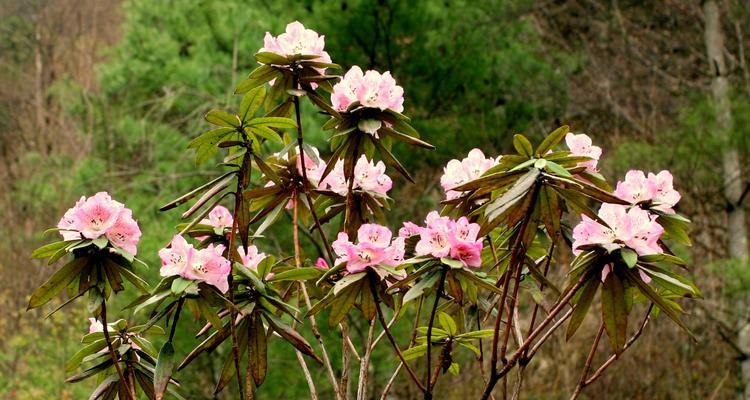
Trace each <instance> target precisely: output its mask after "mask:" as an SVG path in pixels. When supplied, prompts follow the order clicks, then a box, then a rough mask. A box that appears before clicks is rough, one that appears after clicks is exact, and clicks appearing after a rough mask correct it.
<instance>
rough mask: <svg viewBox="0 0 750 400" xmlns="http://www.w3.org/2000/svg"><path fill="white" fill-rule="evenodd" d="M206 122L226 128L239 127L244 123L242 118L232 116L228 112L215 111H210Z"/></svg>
mask: <svg viewBox="0 0 750 400" xmlns="http://www.w3.org/2000/svg"><path fill="white" fill-rule="evenodd" d="M205 119H206V121H208V122H209V123H211V124H214V125H217V126H224V127H234V128H236V127H238V126H240V124H241V123H242V121H240V118H239V117H238V116H236V115H233V114H230V113H228V112H226V111H222V110H217V109H213V110H211V111H209V112H208V113H207V114H206V116H205Z"/></svg>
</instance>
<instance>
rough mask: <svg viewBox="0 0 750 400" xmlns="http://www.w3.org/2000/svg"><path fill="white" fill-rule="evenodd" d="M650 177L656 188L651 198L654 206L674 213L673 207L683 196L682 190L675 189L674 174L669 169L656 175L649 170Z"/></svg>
mask: <svg viewBox="0 0 750 400" xmlns="http://www.w3.org/2000/svg"><path fill="white" fill-rule="evenodd" d="M648 179H649V180H650V181H651V183H652V184H653V186H654V188H655V192H654V196H653V198H652V199H651V201H652V203H654V205H655V207H652V208H654V209H656V210H660V211H663V212H666V213H669V214H674V209H673V207H674V206H675V205H676V204H677V202H679V201H680V198H681V197H682V196H681V195H680V192H678V191H676V190H675V189H674V186H673V182H672V181H673V178H672V174H671V173H670V172H669V171H667V170H663V171H660V172H659V173H658V174H656V175H654V174H653V173H651V172H649V173H648Z"/></svg>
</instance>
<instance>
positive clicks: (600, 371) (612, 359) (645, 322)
mask: <svg viewBox="0 0 750 400" xmlns="http://www.w3.org/2000/svg"><path fill="white" fill-rule="evenodd" d="M653 308H654V304H653V303H651V305H650V306H649V307H648V311H646V316H645V317H644V318H643V322H641V326H640V327H639V328H638V330H637V331H636V332H635V333H634V334H633V336H631V337H630V339H628V341H627V342H626V343H625V346H623V348H622V351H623V352H624V351H625V350H627V349H628V348H629V347H630V346H632V345H633V343H635V341H636V340H638V338H639V337H640V336H641V334H642V333H643V329H644V328H645V327H646V325H648V322H649V321H650V320H651V310H652V309H653ZM620 354H622V352H621V353H620ZM616 359H617V355H616V354H613V355H611V356H609V358H608V359H607V361H605V362H604V364H602V366H601V367H599V369H597V370H596V372H594V374H593V375H591V377H590V378H588V379H587V380H586V382H584V383H583V386H584V387H585V386H588V385H590V384H592V383H593V382H594V381H595V380H597V379H599V378H600V377H601V376H602V374H603V373H604V371H605V370H606V369H607V368H609V366H610V365H612V363H613V362H615V360H616Z"/></svg>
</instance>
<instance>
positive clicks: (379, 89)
mask: <svg viewBox="0 0 750 400" xmlns="http://www.w3.org/2000/svg"><path fill="white" fill-rule="evenodd" d="M355 101H359V103H360V104H362V106H364V107H368V108H379V109H381V110H386V109H391V110H393V111H396V112H402V111H404V88H402V87H401V86H399V85H397V84H396V80H395V79H393V77H392V76H391V73H390V72H384V73H383V74H380V73H379V72H377V71H373V70H369V71H367V72H362V69H361V68H359V67H358V66H356V65H355V66H353V67H352V68H351V69H349V71H347V72H346V74H345V75H344V77H343V78H342V79H341V81H340V82H339V83H337V84H335V85H334V86H333V93H332V94H331V104H332V105H333V108H334V109H336V110H337V111H346V109H347V108H348V107H349V106H350V105H351V104H352V103H354V102H355Z"/></svg>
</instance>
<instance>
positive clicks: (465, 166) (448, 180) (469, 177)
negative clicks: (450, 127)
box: [440, 149, 500, 200]
mask: <svg viewBox="0 0 750 400" xmlns="http://www.w3.org/2000/svg"><path fill="white" fill-rule="evenodd" d="M499 161H500V157H498V158H497V159H494V158H488V157H485V156H484V153H483V152H482V150H479V149H472V150H471V151H469V154H468V155H467V156H466V158H464V159H463V160H450V161H448V164H447V165H446V166H445V168H443V176H442V177H440V185H441V186H442V187H443V190H445V197H446V199H447V200H452V199H455V198H457V197H459V196H461V192H459V191H456V190H453V188H455V187H456V186H460V185H463V184H464V183H467V182H471V181H473V180H475V179H477V178H479V177H480V176H482V174H484V173H485V172H486V171H487V170H488V169H490V168H492V167H493V166H495V165H497V163H498V162H499Z"/></svg>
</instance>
